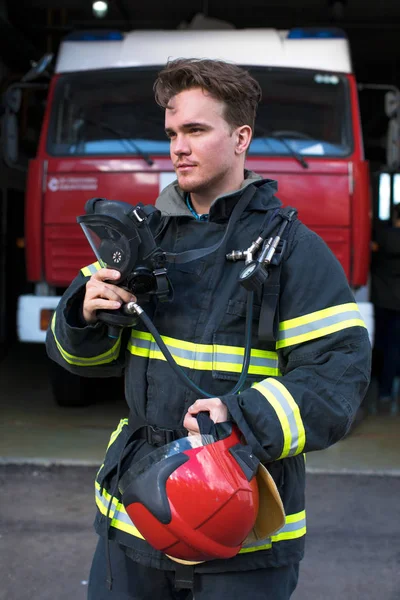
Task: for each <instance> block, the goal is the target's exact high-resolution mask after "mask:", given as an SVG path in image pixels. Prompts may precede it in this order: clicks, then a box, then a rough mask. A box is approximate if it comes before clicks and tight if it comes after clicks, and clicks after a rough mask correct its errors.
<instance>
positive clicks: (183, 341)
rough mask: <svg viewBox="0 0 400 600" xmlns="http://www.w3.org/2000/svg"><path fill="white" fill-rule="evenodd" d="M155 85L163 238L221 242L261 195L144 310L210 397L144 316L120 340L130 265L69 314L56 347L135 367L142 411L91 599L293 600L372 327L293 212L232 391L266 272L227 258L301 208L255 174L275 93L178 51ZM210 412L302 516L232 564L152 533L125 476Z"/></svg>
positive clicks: (119, 441) (126, 434) (136, 408)
mask: <svg viewBox="0 0 400 600" xmlns="http://www.w3.org/2000/svg"><path fill="white" fill-rule="evenodd" d="M154 89H155V97H156V101H157V103H158V104H159V105H160V106H161V107H162V108H163V109H164V110H165V130H166V134H167V136H168V138H169V140H170V155H171V160H172V162H173V165H174V168H175V171H176V176H177V180H176V181H175V182H174V183H172V184H171V185H169V186H168V187H167V188H166V189H165V190H164V191H163V192H162V193H161V194H160V197H159V198H158V200H157V204H156V206H157V207H158V208H159V209H160V210H161V211H162V213H163V214H164V215H166V216H165V221H164V227H162V228H161V230H160V233H159V235H158V238H157V242H158V243H159V244H160V246H161V247H162V248H163V249H165V250H166V251H169V252H175V253H179V252H185V251H187V250H190V249H195V248H201V247H204V246H206V247H208V246H212V245H214V244H216V245H217V242H219V241H220V240H221V237H222V236H223V235H224V233H225V232H226V231H227V227H228V224H229V221H230V217H231V215H232V211H233V210H234V207H235V206H237V205H238V203H239V202H240V201H241V199H243V198H244V196H245V195H247V196H246V198H247V200H248V204H247V206H246V207H245V208H244V211H243V213H242V215H241V216H240V218H239V219H238V221H237V223H236V224H235V227H234V228H233V230H232V232H231V233H230V235H229V239H227V240H226V241H225V243H224V244H223V245H222V246H220V247H219V248H218V249H217V250H216V251H215V252H214V253H211V254H209V255H208V256H206V257H204V258H202V259H199V260H194V261H192V262H188V263H186V264H179V263H176V264H173V265H171V267H169V269H168V275H169V278H170V280H171V283H172V287H173V298H172V299H171V300H170V302H163V303H155V302H149V304H148V306H145V307H144V308H145V310H146V311H147V313H148V314H149V315H150V317H151V319H152V321H153V323H154V324H155V326H156V327H157V329H158V331H159V332H160V334H161V336H162V340H163V341H164V343H165V344H166V345H167V347H168V349H169V350H170V352H171V354H172V355H173V357H174V358H175V360H176V361H177V363H178V364H179V365H180V366H181V368H183V369H184V370H185V373H186V374H187V375H188V376H190V378H191V380H192V381H194V382H195V383H196V384H197V385H198V386H199V387H201V389H203V390H208V391H210V390H211V391H212V393H211V394H209V395H208V397H202V396H201V395H199V394H196V393H195V392H194V391H193V390H192V389H190V388H189V387H188V386H187V385H185V384H184V383H183V382H182V381H181V380H180V379H179V377H178V376H177V375H176V374H175V372H174V371H173V370H172V369H171V366H170V365H169V364H168V363H167V361H166V360H164V357H163V355H162V353H161V352H160V350H159V347H158V346H157V345H156V344H155V342H154V339H153V336H152V335H151V334H150V333H149V332H148V331H147V330H146V328H145V327H144V326H143V325H141V323H140V322H139V323H138V324H137V325H135V326H134V327H132V328H124V329H123V330H122V332H121V334H120V335H119V336H118V338H117V339H113V338H111V337H109V336H108V334H107V326H106V325H105V324H104V323H103V322H102V321H99V320H98V318H97V315H98V312H97V311H99V310H103V309H109V310H117V309H119V308H120V307H121V305H123V304H125V303H129V302H130V301H132V300H133V301H135V295H134V294H133V293H132V291H131V290H127V289H123V288H122V287H119V286H118V278H119V273H118V272H117V271H115V270H113V269H110V268H101V267H100V266H99V265H98V264H95V263H94V264H93V265H89V266H88V267H85V268H83V269H82V270H81V272H80V274H79V275H78V276H77V277H76V279H75V280H74V281H73V282H72V284H71V286H70V287H69V289H68V290H67V291H66V292H65V294H64V296H63V298H62V300H61V302H60V304H59V306H58V308H57V310H56V313H55V317H54V319H53V322H52V326H51V328H50V330H49V332H48V336H47V350H48V354H49V356H50V357H51V358H52V359H53V360H55V361H56V362H58V363H59V364H60V365H62V366H64V367H65V368H66V369H67V370H69V371H70V372H72V373H75V374H78V375H83V376H88V377H97V376H100V377H108V376H116V375H122V374H124V377H125V391H126V401H127V405H128V409H129V414H128V415H127V417H126V418H123V419H122V420H121V421H120V422H119V424H118V426H117V428H116V430H115V431H114V432H113V434H112V435H111V439H110V442H109V445H108V448H107V452H106V455H105V459H104V463H103V464H102V466H101V468H100V470H99V472H98V474H97V478H96V482H95V494H96V503H97V508H98V510H97V516H96V519H95V529H96V531H97V533H98V534H99V540H98V545H97V548H96V551H95V555H94V558H93V563H92V568H91V573H90V580H89V586H88V598H89V600H103V599H104V600H105V599H108V598H115V599H120V600H125V599H128V598H130V599H132V600H136V599H139V598H140V599H145V598H146V599H147V598H148V599H150V598H151V599H153V598H160V599H161V598H162V599H163V600H167V599H168V598H182V599H183V598H193V597H194V598H195V599H196V600H223V599H224V598H229V599H230V598H232V597H233V596H236V597H238V598H240V599H241V600H242V599H243V600H244V599H247V598H248V599H250V598H251V599H252V600H257V599H259V600H261V599H262V600H267V599H271V600H272V599H273V600H287V599H288V598H290V596H291V594H292V592H293V590H294V589H295V587H296V585H297V581H298V573H299V563H300V561H301V559H302V558H303V553H304V540H305V534H306V512H305V499H304V495H305V453H307V452H311V451H313V450H320V449H323V448H326V447H328V446H330V445H332V444H334V443H335V442H337V441H338V440H340V439H341V438H342V437H343V436H344V435H345V434H346V433H347V432H348V430H349V428H350V426H351V423H352V420H353V418H354V416H355V414H356V411H357V408H358V407H359V405H360V403H361V401H362V399H363V396H364V394H365V392H366V389H367V387H368V383H369V374H370V344H369V338H368V334H367V329H366V326H365V324H364V322H363V320H362V318H361V316H360V313H359V310H358V307H357V304H356V303H355V301H354V297H353V295H352V293H351V290H350V289H349V286H348V283H347V280H346V277H345V275H344V272H343V270H342V268H341V266H340V264H339V263H338V261H337V260H336V258H335V257H334V256H333V254H332V253H331V251H330V250H329V249H328V247H327V246H326V244H325V243H324V242H323V241H322V239H321V238H320V237H319V236H318V235H316V234H315V233H314V232H312V231H311V230H309V229H308V228H307V227H306V226H305V225H304V224H302V223H301V221H300V220H299V219H293V220H292V221H291V222H290V224H289V226H288V227H287V228H286V236H285V238H286V239H285V243H284V244H283V246H282V252H281V257H280V258H281V260H280V261H279V260H277V261H276V263H277V266H275V271H274V270H273V268H274V267H271V277H270V278H267V279H266V280H265V281H263V282H262V283H261V284H260V285H258V287H257V285H255V286H254V288H255V289H254V303H253V315H252V322H251V323H250V326H251V329H250V333H251V348H252V351H251V356H250V365H249V369H248V376H247V379H246V384H245V386H244V388H243V389H242V390H240V393H237V392H236V393H233V392H232V389H233V390H234V389H235V387H234V386H235V382H237V380H238V378H239V376H240V373H241V370H242V363H243V356H244V346H245V329H246V327H245V324H246V298H247V290H246V287H245V286H244V285H241V279H246V277H247V275H248V273H250V271H247V270H246V269H244V266H245V263H244V261H243V260H236V261H235V260H227V255H230V256H233V255H232V253H233V252H236V253H237V254H236V256H237V257H238V256H246V251H247V250H248V249H249V248H251V246H252V243H253V242H254V241H255V240H257V238H258V236H259V235H260V231H264V233H265V239H269V238H270V236H273V235H274V234H275V233H276V231H277V228H278V227H279V226H280V224H281V223H282V222H283V220H284V219H285V218H286V217H287V213H285V211H284V209H282V205H281V202H280V200H279V199H278V198H277V197H276V195H275V193H276V191H277V183H276V182H275V181H272V180H268V179H265V178H263V177H261V176H259V175H257V174H255V173H252V172H249V171H246V170H245V168H244V164H245V157H246V153H247V150H248V148H249V144H250V142H251V138H252V132H253V131H254V121H255V115H256V109H257V105H258V103H259V101H260V97H261V91H260V87H259V85H258V83H257V82H256V81H255V79H254V78H253V77H252V76H251V75H250V74H249V73H248V72H247V71H245V70H244V69H242V68H240V67H238V66H235V65H232V64H228V63H224V62H222V61H216V60H197V59H178V60H175V61H170V62H169V63H168V64H167V65H166V66H165V67H164V69H163V70H162V71H161V72H160V73H159V75H158V77H157V80H156V82H155V88H154ZM310 201H313V199H312V198H310ZM293 202H294V203H295V199H293ZM316 210H318V207H316ZM285 214H286V217H285ZM278 258H279V257H278ZM204 412H206V413H208V414H209V416H210V417H211V420H212V421H213V422H214V423H217V424H218V423H223V422H227V421H228V422H232V423H233V424H235V426H236V427H237V428H238V430H239V431H240V433H241V435H242V436H243V439H244V441H245V442H246V443H247V445H249V446H250V447H251V449H252V452H253V454H254V455H255V456H256V457H257V458H258V459H259V460H260V461H261V462H262V463H263V465H265V466H266V467H267V469H268V471H269V473H270V474H271V476H272V478H273V480H274V482H275V484H276V487H277V490H278V491H279V495H280V498H281V500H282V503H283V506H284V510H285V515H286V517H285V524H284V525H283V527H281V528H280V529H279V531H277V532H276V533H275V534H272V535H270V536H268V537H266V538H264V539H257V540H252V541H250V542H248V543H245V544H244V545H243V546H242V547H241V549H240V550H239V552H238V553H237V554H236V555H235V556H233V557H232V558H228V559H218V560H210V561H204V562H201V563H199V564H195V565H190V566H189V565H182V564H179V563H177V562H175V561H173V560H171V559H170V558H169V557H168V556H167V555H166V554H164V553H163V552H161V551H159V550H155V549H154V548H153V547H152V546H151V545H150V544H149V543H148V542H147V541H146V539H144V536H143V535H142V534H141V533H140V532H139V530H138V529H137V528H136V526H135V524H134V523H133V522H132V521H131V520H130V518H129V516H128V514H127V512H126V509H125V507H124V505H123V503H122V500H121V492H120V489H119V484H118V481H119V480H120V479H121V477H123V475H124V473H125V472H126V471H127V469H128V468H129V467H130V465H132V464H135V462H136V461H139V460H141V459H142V458H143V457H144V456H146V455H147V454H148V453H149V452H153V451H154V450H155V449H157V448H159V447H162V446H164V445H166V444H168V443H170V442H171V440H174V439H179V438H181V437H182V436H185V435H186V436H187V435H188V432H189V434H191V435H196V434H198V432H199V429H198V420H197V418H196V417H197V415H198V414H199V413H204ZM189 437H190V436H189ZM227 526H229V523H227Z"/></svg>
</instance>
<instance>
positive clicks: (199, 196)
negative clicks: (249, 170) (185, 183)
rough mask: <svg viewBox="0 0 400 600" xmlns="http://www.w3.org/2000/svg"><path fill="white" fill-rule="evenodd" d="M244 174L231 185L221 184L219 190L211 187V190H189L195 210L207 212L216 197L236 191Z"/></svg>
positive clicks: (200, 213) (200, 212) (201, 212)
mask: <svg viewBox="0 0 400 600" xmlns="http://www.w3.org/2000/svg"><path fill="white" fill-rule="evenodd" d="M243 181H244V176H243V175H242V177H241V178H238V180H237V181H236V182H235V183H233V184H232V186H223V187H222V186H221V189H220V190H216V189H215V188H214V189H213V191H212V192H208V191H206V190H205V191H204V193H202V192H200V193H199V192H190V202H191V204H192V206H193V208H194V210H195V211H196V212H197V214H199V215H202V214H208V213H209V212H210V207H211V204H212V203H213V202H214V200H215V199H216V198H218V197H219V196H223V195H224V194H231V193H233V192H237V190H239V189H240V188H241V186H242V184H243Z"/></svg>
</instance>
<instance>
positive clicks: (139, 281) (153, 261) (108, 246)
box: [77, 198, 168, 299]
mask: <svg viewBox="0 0 400 600" xmlns="http://www.w3.org/2000/svg"><path fill="white" fill-rule="evenodd" d="M85 211H86V214H85V215H82V216H79V217H77V221H78V223H79V224H80V226H81V227H82V230H83V232H84V234H85V236H86V238H87V240H88V242H89V244H90V246H91V248H92V250H93V252H94V254H95V256H96V258H97V260H98V261H99V263H100V265H101V267H106V268H109V269H115V270H117V271H119V272H120V274H121V277H120V280H119V281H118V285H123V286H124V287H125V288H127V289H129V290H130V291H131V292H132V293H133V294H134V295H136V296H138V295H139V296H140V295H146V294H147V295H148V294H155V295H157V296H162V298H161V299H165V298H164V296H166V295H167V296H168V289H167V288H168V284H167V283H166V281H163V282H161V279H162V278H163V277H164V279H166V269H165V253H164V252H163V250H162V249H161V248H159V247H158V246H157V245H156V242H155V238H154V235H153V230H155V229H156V228H157V226H158V223H159V220H160V218H159V217H160V213H159V211H158V210H157V209H155V208H154V206H143V205H141V204H139V205H137V206H133V205H131V204H127V203H125V202H119V201H116V200H113V201H110V200H105V199H102V198H93V199H92V200H89V201H88V202H87V203H86V205H85Z"/></svg>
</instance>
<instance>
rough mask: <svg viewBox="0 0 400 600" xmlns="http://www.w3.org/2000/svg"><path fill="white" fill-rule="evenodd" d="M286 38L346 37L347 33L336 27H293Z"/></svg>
mask: <svg viewBox="0 0 400 600" xmlns="http://www.w3.org/2000/svg"><path fill="white" fill-rule="evenodd" d="M287 37H288V39H291V40H307V39H308V40H311V39H346V38H347V35H346V34H345V32H344V31H343V29H339V28H338V27H328V28H326V29H320V28H319V27H294V28H293V29H290V31H289V33H288V36H287Z"/></svg>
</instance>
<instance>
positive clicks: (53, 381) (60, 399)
mask: <svg viewBox="0 0 400 600" xmlns="http://www.w3.org/2000/svg"><path fill="white" fill-rule="evenodd" d="M49 379H50V386H51V390H52V393H53V398H54V400H55V402H56V404H58V406H70V407H73V406H89V405H90V404H94V403H95V402H96V394H94V393H93V392H91V390H90V385H88V384H90V381H91V380H90V379H86V378H84V377H79V376H78V375H74V374H72V373H69V372H68V371H66V370H65V369H63V368H62V367H60V366H59V365H57V363H50V365H49ZM93 383H94V381H93Z"/></svg>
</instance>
